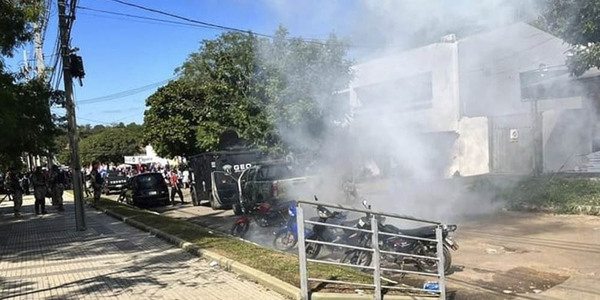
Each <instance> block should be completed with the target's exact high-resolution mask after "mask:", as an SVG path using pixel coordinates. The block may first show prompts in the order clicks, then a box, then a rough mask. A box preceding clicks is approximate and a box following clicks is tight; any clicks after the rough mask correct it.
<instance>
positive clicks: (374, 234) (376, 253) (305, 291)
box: [296, 200, 446, 300]
mask: <svg viewBox="0 0 600 300" xmlns="http://www.w3.org/2000/svg"><path fill="white" fill-rule="evenodd" d="M301 204H306V205H310V206H314V207H317V206H323V207H329V208H334V209H336V210H344V211H351V212H357V213H364V214H367V215H370V216H371V220H370V221H371V230H365V229H359V228H357V227H348V226H342V225H337V224H329V223H324V222H316V221H310V220H305V219H304V211H303V208H302V205H301ZM381 216H385V217H390V218H394V219H400V220H407V221H413V222H419V223H426V224H430V225H435V226H436V228H435V237H436V238H435V239H428V238H423V237H416V236H409V235H404V234H393V233H387V232H380V231H379V221H378V220H379V218H378V217H381ZM296 221H297V226H298V257H299V264H300V290H301V297H302V299H304V300H308V299H309V285H308V283H309V282H311V281H312V282H322V283H333V284H344V285H353V286H357V287H369V288H373V289H374V294H373V297H374V299H377V300H381V299H382V297H383V294H382V280H384V281H387V282H394V281H392V280H389V279H386V278H383V277H382V276H381V275H382V274H381V273H382V271H385V272H390V273H402V274H412V275H422V276H432V277H437V278H438V280H437V282H438V287H439V289H438V290H437V291H436V290H427V289H422V288H416V287H405V286H389V285H386V286H385V287H384V288H383V289H388V290H405V291H411V292H423V293H427V294H428V295H433V296H437V297H438V299H446V282H445V277H444V255H443V247H444V242H443V234H442V230H443V228H442V224H441V223H440V222H433V221H428V220H421V219H416V218H413V217H408V216H402V215H398V214H391V213H385V212H379V211H373V210H370V209H360V208H355V207H349V206H344V205H340V204H331V203H324V202H321V201H318V202H317V201H303V200H297V201H296ZM305 224H311V225H321V226H327V227H332V228H339V229H344V230H353V231H357V232H363V233H366V234H369V235H370V236H371V245H370V246H371V248H366V246H364V245H363V247H361V246H355V245H348V244H341V243H331V242H325V241H319V240H312V239H307V238H306V237H305ZM380 235H382V236H383V235H385V236H392V237H400V238H405V239H413V240H422V241H427V242H432V243H436V257H432V256H422V255H416V254H410V253H402V252H394V251H384V250H381V249H379V237H380ZM306 243H311V244H320V245H327V246H334V247H341V248H345V249H353V250H360V251H368V252H372V253H373V261H372V264H371V266H362V265H354V264H348V263H342V262H338V261H331V260H319V259H308V258H307V257H306ZM381 254H385V255H398V256H404V257H413V258H418V259H427V260H435V261H436V262H437V273H426V272H418V271H410V270H404V269H403V268H401V269H391V268H383V267H381ZM308 262H311V263H320V264H328V265H337V266H343V267H350V268H357V269H360V270H372V271H373V283H372V284H366V283H360V282H347V281H340V280H331V279H324V278H312V277H309V274H308V268H307V263H308Z"/></svg>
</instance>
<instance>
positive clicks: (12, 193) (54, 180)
mask: <svg viewBox="0 0 600 300" xmlns="http://www.w3.org/2000/svg"><path fill="white" fill-rule="evenodd" d="M109 171H117V172H119V173H120V174H122V175H124V176H126V177H128V178H131V177H133V176H135V175H138V174H142V173H148V172H152V173H160V174H162V175H163V177H164V179H165V182H166V183H167V185H168V186H169V187H170V199H171V204H172V205H175V197H176V196H179V198H180V200H181V203H185V200H184V197H183V192H182V189H184V188H190V186H191V173H190V171H189V170H188V169H187V168H185V167H180V168H174V167H171V166H169V165H160V164H155V163H153V164H147V165H144V164H139V165H137V166H125V165H121V166H119V167H111V166H109V165H106V164H100V163H97V162H95V163H92V165H91V166H89V167H84V168H82V175H83V176H82V180H83V187H84V193H85V195H86V197H91V196H93V199H94V201H93V204H92V205H93V206H95V205H97V204H98V201H99V200H100V196H101V193H102V189H103V186H104V181H105V179H106V177H107V174H108V172H109ZM0 178H2V182H1V183H0V186H1V188H2V189H3V190H4V193H5V195H4V198H3V199H1V200H4V199H8V200H9V201H13V203H14V205H13V210H14V215H15V217H21V210H22V205H23V196H24V195H29V194H30V193H31V192H32V191H33V195H34V198H35V204H34V210H35V214H36V215H39V214H46V213H47V210H46V198H50V199H52V201H51V203H52V206H53V207H55V208H56V210H58V211H63V210H64V205H63V193H64V190H65V189H70V188H72V178H73V177H72V172H71V171H70V170H68V169H61V168H59V167H58V166H56V165H54V166H52V168H51V169H50V170H48V169H47V168H43V167H36V169H35V171H34V172H26V173H21V172H18V171H9V172H7V173H6V174H4V176H2V175H1V174H0ZM0 202H1V201H0Z"/></svg>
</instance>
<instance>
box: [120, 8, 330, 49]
mask: <svg viewBox="0 0 600 300" xmlns="http://www.w3.org/2000/svg"><path fill="white" fill-rule="evenodd" d="M108 1H112V2H116V3H119V4H122V5H125V6H130V7H134V8H138V9H141V10H145V11H149V12H153V13H156V14H161V15H165V16H169V17H172V18H176V19H180V20H184V21H187V22H190V23H194V24H200V25H204V26H209V27H213V28H215V29H219V30H224V31H234V32H239V33H245V34H253V35H256V36H261V37H265V38H271V39H272V38H275V36H273V35H269V34H264V33H257V32H253V31H251V30H244V29H240V28H235V27H230V26H224V25H219V24H215V23H209V22H205V21H200V20H196V19H192V18H188V17H184V16H180V15H177V14H173V13H169V12H166V11H162V10H158V9H154V8H150V7H146V6H142V5H138V4H134V3H129V2H126V1H122V0H108ZM287 39H288V40H294V39H300V40H303V41H306V42H311V43H318V44H324V43H325V41H324V40H319V39H307V38H287Z"/></svg>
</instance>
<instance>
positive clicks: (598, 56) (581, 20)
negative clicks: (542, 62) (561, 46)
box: [539, 0, 600, 76]
mask: <svg viewBox="0 0 600 300" xmlns="http://www.w3.org/2000/svg"><path fill="white" fill-rule="evenodd" d="M539 25H540V26H542V28H545V29H546V30H548V31H549V32H551V33H552V34H555V35H557V36H558V37H560V38H561V39H563V40H564V41H565V42H567V43H568V44H570V45H571V53H570V54H569V56H568V58H567V65H568V67H569V69H570V70H571V72H572V73H573V74H574V75H576V76H579V75H581V74H583V73H584V72H585V71H587V70H588V69H590V68H593V67H600V0H547V2H546V5H545V9H544V12H543V14H542V16H541V18H540V20H539Z"/></svg>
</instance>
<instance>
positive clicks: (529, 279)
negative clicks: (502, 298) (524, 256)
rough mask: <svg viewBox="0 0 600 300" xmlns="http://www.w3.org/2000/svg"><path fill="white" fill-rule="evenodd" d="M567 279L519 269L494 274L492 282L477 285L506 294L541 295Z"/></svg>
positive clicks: (482, 281) (551, 274) (480, 282)
mask: <svg viewBox="0 0 600 300" xmlns="http://www.w3.org/2000/svg"><path fill="white" fill-rule="evenodd" d="M567 279H569V276H562V275H559V274H555V273H548V272H540V271H536V270H534V269H530V268H524V267H517V268H513V269H510V270H508V271H506V272H502V273H496V274H494V275H493V276H492V281H484V280H479V281H477V283H476V285H477V286H480V287H483V288H485V289H488V290H493V291H496V292H500V293H504V294H529V293H541V292H543V291H545V290H547V289H549V288H551V287H553V286H556V285H558V284H561V283H563V282H565V280H567Z"/></svg>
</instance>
